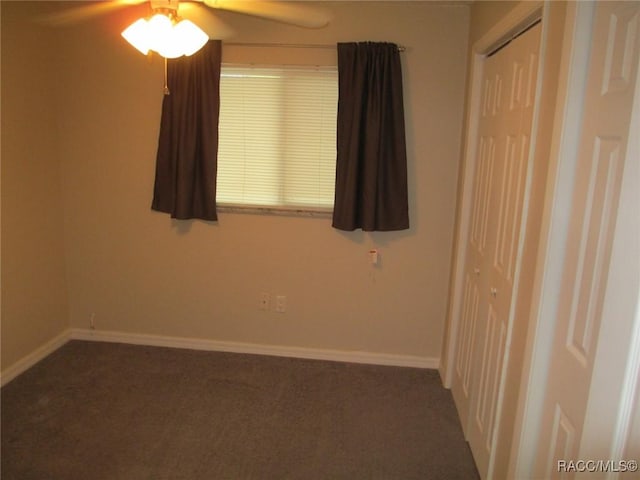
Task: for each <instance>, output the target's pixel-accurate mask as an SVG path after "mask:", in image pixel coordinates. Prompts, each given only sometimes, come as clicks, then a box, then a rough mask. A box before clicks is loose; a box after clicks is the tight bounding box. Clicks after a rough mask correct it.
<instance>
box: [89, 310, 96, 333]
mask: <svg viewBox="0 0 640 480" xmlns="http://www.w3.org/2000/svg"><path fill="white" fill-rule="evenodd" d="M89 328H90V329H91V330H95V329H96V314H95V312H94V313H92V314H91V317H89Z"/></svg>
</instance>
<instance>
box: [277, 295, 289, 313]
mask: <svg viewBox="0 0 640 480" xmlns="http://www.w3.org/2000/svg"><path fill="white" fill-rule="evenodd" d="M286 310H287V297H285V296H284V295H278V296H277V297H276V312H278V313H284V312H286Z"/></svg>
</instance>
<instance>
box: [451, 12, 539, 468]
mask: <svg viewBox="0 0 640 480" xmlns="http://www.w3.org/2000/svg"><path fill="white" fill-rule="evenodd" d="M540 30H541V27H540V25H536V26H534V27H532V28H531V29H529V30H528V31H526V32H525V33H523V34H522V35H521V36H519V37H517V38H515V39H514V40H512V42H511V43H510V44H509V45H507V46H506V47H505V48H503V49H502V50H500V51H498V52H497V53H495V54H494V55H492V56H490V57H488V58H487V59H486V60H485V62H484V67H483V68H484V70H483V82H482V85H483V98H482V101H481V112H480V122H479V126H478V137H479V138H478V149H477V152H478V158H477V161H476V171H475V173H474V192H473V198H472V205H471V210H470V212H471V213H470V218H469V225H470V232H469V239H468V243H467V247H466V257H465V262H466V263H465V277H464V278H465V283H464V292H463V296H462V307H461V322H460V331H459V333H458V338H457V345H456V347H457V354H456V362H455V368H454V379H453V383H452V391H453V395H454V399H455V401H456V405H457V407H458V411H459V413H460V417H461V420H462V423H463V426H464V429H465V434H466V436H467V439H468V441H469V444H470V446H471V450H472V452H473V455H474V458H475V460H476V464H477V466H478V470H479V472H480V475H481V476H482V477H483V478H486V477H487V476H489V475H490V474H491V468H492V467H491V462H492V452H493V445H494V444H495V437H496V430H497V426H498V425H499V418H500V410H499V401H500V397H501V389H502V379H503V374H504V373H503V372H504V366H505V358H507V345H508V338H509V326H510V318H511V317H512V313H511V304H512V297H513V294H514V286H516V285H517V279H516V275H517V265H518V255H519V251H520V248H521V245H522V238H521V225H522V224H523V203H524V195H525V190H526V180H527V175H528V171H529V138H530V132H531V124H532V118H533V105H534V95H535V82H536V79H537V65H538V46H539V39H540Z"/></svg>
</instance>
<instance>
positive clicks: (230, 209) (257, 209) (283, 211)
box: [216, 204, 333, 218]
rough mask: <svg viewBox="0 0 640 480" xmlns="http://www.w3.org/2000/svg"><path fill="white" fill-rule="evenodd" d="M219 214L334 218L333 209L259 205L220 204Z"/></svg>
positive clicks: (217, 208)
mask: <svg viewBox="0 0 640 480" xmlns="http://www.w3.org/2000/svg"><path fill="white" fill-rule="evenodd" d="M216 210H217V211H218V212H219V213H245V214H251V215H279V216H285V217H312V218H332V216H333V209H321V208H313V207H309V208H305V207H266V206H259V205H228V204H227V205H224V204H222V205H221V204H218V205H217V207H216Z"/></svg>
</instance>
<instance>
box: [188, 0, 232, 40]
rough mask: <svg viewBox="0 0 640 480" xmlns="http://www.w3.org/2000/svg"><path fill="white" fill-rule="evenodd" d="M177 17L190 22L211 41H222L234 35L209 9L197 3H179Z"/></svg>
mask: <svg viewBox="0 0 640 480" xmlns="http://www.w3.org/2000/svg"><path fill="white" fill-rule="evenodd" d="M178 15H180V16H181V17H183V18H186V19H187V20H191V21H192V22H193V23H195V24H196V25H197V26H198V27H200V28H201V29H202V30H203V31H204V32H205V33H206V34H207V35H209V38H212V39H216V40H224V39H227V38H229V37H231V36H233V34H234V33H235V32H234V30H233V29H232V28H231V27H229V26H228V25H227V24H226V23H224V22H223V21H222V20H220V19H219V18H218V17H216V16H215V15H214V14H213V13H211V11H210V10H209V9H207V8H205V7H203V6H202V5H199V4H197V3H191V2H180V6H179V7H178Z"/></svg>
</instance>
